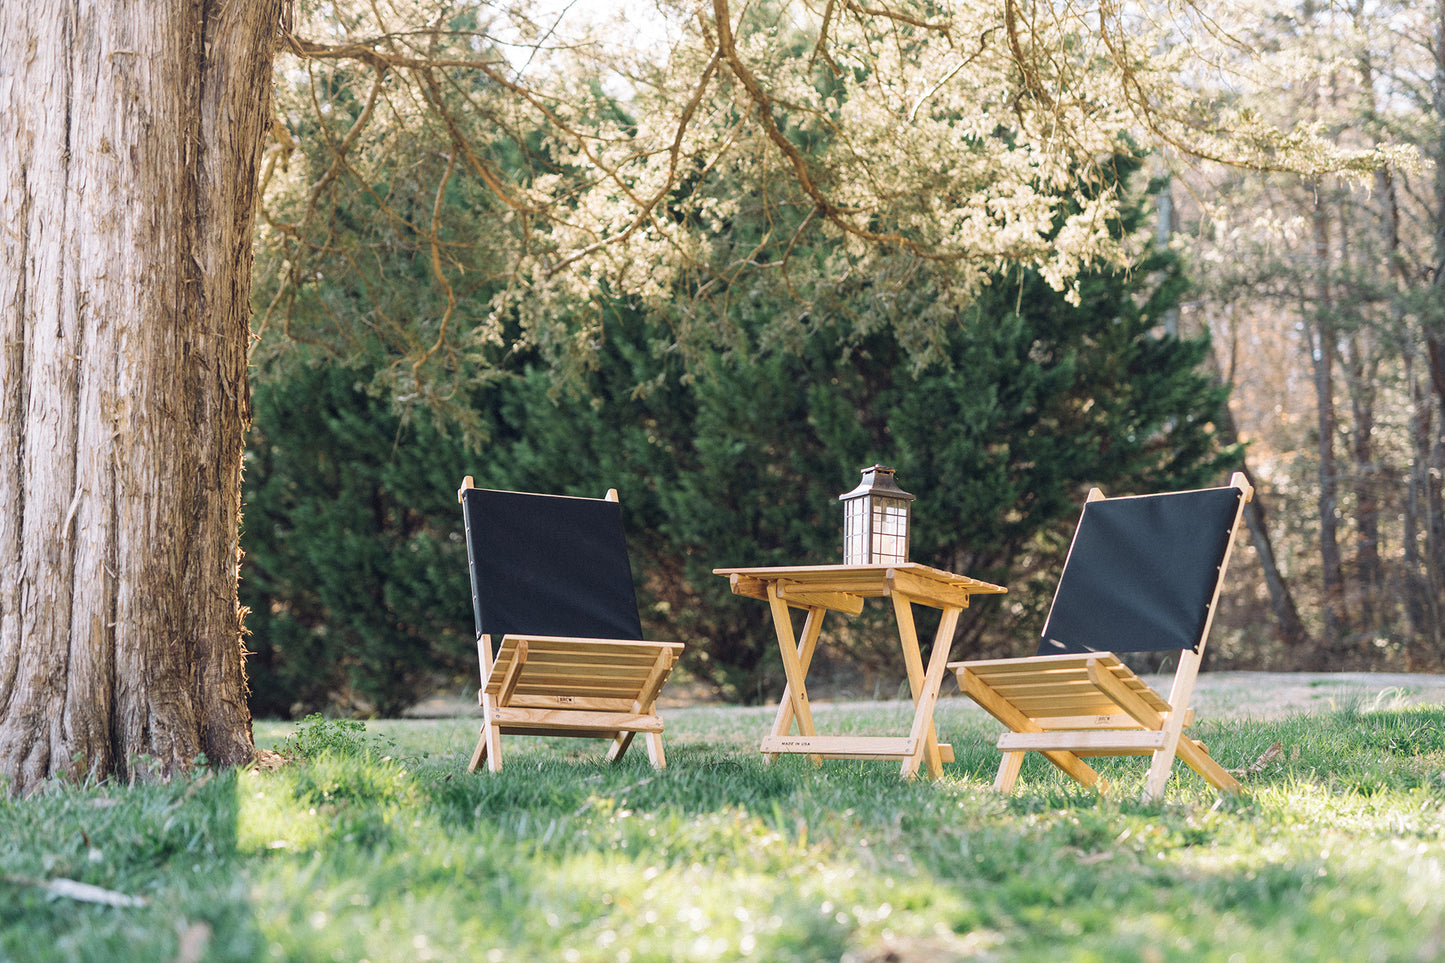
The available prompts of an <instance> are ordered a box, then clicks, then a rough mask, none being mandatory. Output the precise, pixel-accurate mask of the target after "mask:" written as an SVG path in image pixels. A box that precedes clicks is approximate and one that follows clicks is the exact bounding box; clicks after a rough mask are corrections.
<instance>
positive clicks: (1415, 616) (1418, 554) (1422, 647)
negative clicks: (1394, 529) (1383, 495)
mask: <svg viewBox="0 0 1445 963" xmlns="http://www.w3.org/2000/svg"><path fill="white" fill-rule="evenodd" d="M1405 378H1406V384H1407V385H1408V386H1409V389H1410V409H1411V410H1410V441H1411V453H1412V458H1411V460H1410V476H1409V478H1408V479H1406V489H1405V526H1404V556H1405V611H1406V614H1407V615H1408V616H1409V619H1410V628H1411V635H1412V638H1411V641H1410V645H1409V647H1408V650H1407V651H1408V657H1409V661H1410V663H1411V664H1412V666H1413V667H1419V668H1422V669H1430V668H1435V667H1436V666H1438V664H1439V659H1440V648H1441V646H1442V644H1445V626H1442V622H1441V619H1442V612H1441V605H1442V604H1445V590H1442V586H1441V584H1440V579H1439V572H1438V571H1437V570H1436V569H1435V567H1434V566H1433V565H1432V563H1431V560H1430V556H1429V552H1428V551H1425V552H1422V551H1421V545H1422V543H1425V542H1427V538H1426V535H1427V533H1428V531H1429V526H1430V516H1429V509H1428V506H1429V504H1430V485H1431V479H1430V460H1431V458H1432V456H1433V451H1432V449H1433V447H1434V446H1433V445H1432V438H1431V435H1432V427H1433V422H1434V418H1433V417H1432V414H1433V408H1434V405H1435V401H1434V395H1433V394H1432V393H1431V391H1430V388H1429V386H1428V385H1426V384H1422V383H1421V380H1420V377H1419V375H1418V373H1417V372H1416V370H1415V364H1414V359H1413V357H1411V356H1410V355H1406V356H1405Z"/></svg>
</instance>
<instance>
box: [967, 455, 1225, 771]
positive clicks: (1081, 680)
mask: <svg viewBox="0 0 1445 963" xmlns="http://www.w3.org/2000/svg"><path fill="white" fill-rule="evenodd" d="M1253 494H1254V492H1253V489H1252V488H1251V487H1250V485H1249V482H1248V481H1246V480H1245V478H1244V475H1243V474H1240V473H1236V474H1235V475H1234V477H1233V478H1231V479H1230V484H1229V486H1228V487H1225V488H1210V489H1201V490H1198V491H1188V492H1173V493H1168V494H1161V495H1143V496H1134V497H1121V498H1104V496H1103V494H1102V493H1101V492H1100V491H1099V490H1098V489H1094V490H1093V491H1092V492H1090V493H1089V498H1088V501H1087V502H1085V504H1084V511H1083V515H1082V517H1081V518H1080V519H1079V526H1078V528H1077V529H1076V530H1075V532H1074V541H1073V544H1072V545H1071V546H1070V548H1069V555H1068V558H1067V560H1066V561H1065V563H1064V571H1063V574H1062V575H1061V576H1060V577H1059V585H1058V588H1057V590H1056V592H1055V595H1054V603H1053V606H1052V608H1051V609H1050V610H1049V617H1048V620H1047V622H1046V623H1045V625H1044V631H1043V640H1042V642H1041V644H1040V646H1039V652H1038V655H1036V656H1034V657H1033V658H1023V659H995V660H988V661H973V662H954V663H950V664H949V666H948V668H949V669H951V670H953V672H954V673H955V674H956V675H957V677H958V682H959V686H960V687H961V688H962V689H963V691H964V693H965V694H967V695H968V696H969V697H971V698H972V699H973V700H974V701H975V702H977V703H978V704H979V705H981V706H983V708H984V709H986V710H988V712H989V713H990V714H992V715H993V717H994V718H996V719H998V720H999V721H1000V722H1002V723H1003V724H1004V725H1006V726H1008V728H1009V730H1010V731H1008V732H1006V733H1004V734H1003V735H1002V736H1000V737H999V741H998V747H999V749H1001V750H1003V753H1004V757H1003V762H1002V764H1001V765H1000V766H999V770H998V778H997V779H996V780H995V782H994V787H995V788H996V789H998V790H999V791H1001V792H1010V791H1012V789H1013V787H1014V784H1015V782H1016V781H1017V779H1018V775H1019V769H1020V767H1021V766H1022V765H1023V759H1024V754H1025V753H1026V752H1029V751H1034V752H1040V753H1042V754H1043V756H1044V758H1046V759H1048V760H1049V761H1050V762H1051V763H1053V764H1054V765H1056V766H1058V767H1059V768H1060V769H1062V770H1063V771H1064V772H1066V773H1068V774H1069V775H1070V776H1072V777H1073V778H1074V779H1077V780H1078V781H1079V782H1081V783H1083V784H1084V785H1086V786H1095V785H1097V786H1098V787H1099V788H1100V790H1103V789H1105V788H1107V787H1106V786H1105V785H1104V784H1103V783H1102V782H1101V781H1100V779H1099V776H1098V774H1097V773H1096V772H1095V771H1094V770H1093V769H1092V768H1091V767H1090V766H1089V765H1088V764H1087V763H1085V762H1084V757H1088V756H1123V755H1150V756H1152V757H1153V762H1152V763H1151V765H1150V768H1149V775H1148V778H1147V780H1146V781H1145V786H1144V798H1145V799H1146V800H1150V799H1157V798H1159V797H1160V796H1161V795H1162V794H1163V792H1164V785H1165V783H1166V782H1167V781H1168V779H1169V775H1170V773H1171V771H1172V770H1173V767H1174V758H1175V756H1176V755H1177V756H1178V757H1179V758H1181V759H1183V760H1184V762H1185V763H1187V764H1188V765H1189V766H1190V768H1192V769H1194V771H1195V772H1197V773H1199V774H1200V775H1201V776H1203V777H1204V778H1205V779H1207V780H1208V781H1209V782H1210V783H1211V784H1212V785H1214V786H1215V787H1217V788H1218V789H1220V790H1223V791H1230V792H1232V791H1234V790H1237V789H1238V788H1239V782H1238V780H1236V779H1235V778H1234V777H1233V776H1231V775H1230V774H1229V773H1228V772H1227V771H1225V769H1224V768H1223V767H1222V766H1221V765H1219V763H1218V762H1216V761H1215V760H1214V759H1213V758H1212V757H1211V756H1210V755H1209V752H1208V750H1207V749H1206V748H1205V746H1204V745H1203V743H1200V742H1197V741H1195V740H1193V739H1190V738H1189V737H1188V736H1186V735H1184V734H1183V730H1184V729H1185V727H1186V726H1187V725H1188V724H1189V723H1190V722H1192V715H1193V713H1192V710H1190V708H1189V702H1190V699H1191V697H1192V696H1193V692H1194V680H1195V677H1196V676H1197V675H1198V672H1199V664H1200V660H1201V659H1202V658H1203V655H1204V642H1205V639H1206V638H1207V637H1208V635H1209V626H1210V623H1211V622H1212V620H1213V618H1214V609H1215V604H1216V603H1217V601H1218V599H1219V590H1220V586H1221V585H1222V584H1223V582H1224V572H1225V568H1226V566H1227V565H1228V563H1229V555H1230V550H1231V547H1232V546H1233V543H1234V533H1235V531H1236V530H1237V529H1238V527H1239V520H1240V517H1241V515H1242V513H1243V510H1244V504H1245V502H1247V501H1249V499H1250V498H1251V497H1253ZM1170 650H1178V652H1179V666H1178V669H1177V671H1176V672H1175V674H1174V685H1173V687H1172V688H1171V689H1170V690H1169V697H1168V698H1167V699H1166V698H1164V697H1163V696H1161V695H1159V694H1158V693H1156V692H1155V691H1154V690H1153V689H1151V688H1150V687H1149V686H1148V685H1147V684H1146V683H1145V682H1144V681H1143V680H1141V679H1140V678H1139V677H1138V676H1136V675H1135V674H1134V673H1133V672H1132V671H1131V670H1130V669H1129V667H1128V666H1126V665H1125V664H1124V663H1123V662H1122V661H1121V660H1120V659H1119V658H1118V656H1117V655H1116V654H1115V653H1119V652H1146V651H1170Z"/></svg>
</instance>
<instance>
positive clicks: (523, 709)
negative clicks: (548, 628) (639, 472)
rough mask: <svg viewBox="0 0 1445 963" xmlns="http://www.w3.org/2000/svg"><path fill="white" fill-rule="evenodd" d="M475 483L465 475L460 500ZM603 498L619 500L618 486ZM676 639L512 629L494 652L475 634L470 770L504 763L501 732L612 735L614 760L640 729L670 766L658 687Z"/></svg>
mask: <svg viewBox="0 0 1445 963" xmlns="http://www.w3.org/2000/svg"><path fill="white" fill-rule="evenodd" d="M473 487H475V485H474V483H473V481H472V476H470V475H468V476H467V477H466V478H465V479H463V481H462V486H461V488H460V489H459V490H458V491H457V500H458V501H459V502H460V501H463V499H464V492H465V491H466V490H467V489H469V488H473ZM607 501H611V502H615V501H617V491H616V489H610V490H609V491H608V492H607ZM682 649H683V645H682V643H680V642H646V641H640V640H636V639H596V638H582V637H558V636H543V635H526V634H521V633H511V634H508V635H506V636H504V637H503V638H502V640H501V645H500V647H498V648H497V649H496V653H495V655H494V654H493V638H492V636H491V635H490V634H488V633H481V634H479V635H478V636H477V656H478V661H479V662H480V664H481V682H482V685H481V688H480V689H479V690H478V692H477V698H478V701H479V703H480V704H481V708H482V716H483V718H482V726H481V735H480V738H479V739H478V740H477V746H476V749H475V750H474V751H473V752H472V758H471V762H470V763H469V764H468V766H467V771H468V772H476V771H477V770H478V769H480V768H481V766H482V763H483V762H485V763H486V765H487V768H488V770H489V771H491V772H500V771H501V769H502V738H501V737H502V736H503V735H507V734H512V735H533V736H571V737H579V738H598V739H609V740H611V742H612V745H611V746H610V747H609V748H608V751H607V759H608V760H609V761H613V762H615V761H617V760H618V759H621V758H622V756H623V754H624V753H626V752H627V749H628V747H629V746H630V745H631V744H632V741H633V738H634V736H636V734H637V733H639V732H640V733H643V734H644V735H645V736H646V741H647V754H648V758H649V759H650V760H651V762H652V765H653V766H654V767H656V768H658V769H662V768H665V767H666V766H667V757H666V754H665V753H664V750H663V743H662V734H663V722H662V717H661V716H660V715H659V714H658V713H657V708H656V702H657V696H658V693H659V692H661V690H662V687H663V685H664V683H666V682H667V679H668V676H669V675H670V674H671V672H672V669H673V666H674V665H676V663H677V659H678V657H679V656H680V655H681V653H682Z"/></svg>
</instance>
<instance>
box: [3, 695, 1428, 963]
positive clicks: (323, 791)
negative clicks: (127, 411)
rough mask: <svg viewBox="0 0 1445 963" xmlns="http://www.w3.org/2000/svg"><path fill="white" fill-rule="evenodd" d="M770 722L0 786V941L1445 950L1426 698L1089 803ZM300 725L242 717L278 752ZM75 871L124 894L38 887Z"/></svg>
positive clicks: (385, 727) (509, 953) (1354, 715)
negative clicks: (606, 750) (800, 743)
mask: <svg viewBox="0 0 1445 963" xmlns="http://www.w3.org/2000/svg"><path fill="white" fill-rule="evenodd" d="M816 711H817V718H818V724H819V728H820V729H824V728H825V727H826V728H827V729H828V731H834V732H837V731H847V730H856V731H869V730H870V729H871V730H874V731H877V729H878V727H880V726H886V727H889V728H892V729H898V728H902V727H904V726H905V725H906V722H907V719H908V717H909V714H910V710H909V707H908V706H906V705H905V704H895V705H891V706H888V705H885V706H881V707H879V706H872V707H853V708H834V707H827V706H819V707H816ZM770 718H771V712H767V711H763V710H751V709H728V708H703V707H699V708H690V709H681V710H673V711H672V712H671V713H669V714H668V725H669V743H668V757H669V768H668V769H667V770H666V771H664V772H654V771H653V770H652V769H650V768H649V767H648V766H647V755H646V752H645V751H643V748H642V747H641V746H637V747H635V748H634V750H633V752H631V753H630V754H629V756H628V758H627V760H625V761H624V762H623V763H622V764H620V765H617V766H608V765H606V764H603V763H600V762H598V761H597V760H598V758H599V750H600V749H601V747H602V746H603V744H602V743H600V742H594V741H591V740H582V741H569V740H527V739H516V738H510V737H509V739H508V741H507V742H506V743H505V746H506V751H507V755H506V756H505V761H506V769H505V771H504V772H503V773H502V774H501V775H499V776H489V775H485V774H481V775H476V776H469V775H466V774H465V772H464V771H463V770H464V768H465V764H466V760H467V757H468V755H469V753H470V751H471V748H472V745H473V742H474V739H475V725H474V723H472V722H470V721H466V720H457V721H435V722H433V721H395V722H377V723H369V724H367V726H366V727H365V729H364V730H358V729H355V728H352V727H350V726H347V725H338V724H335V723H324V724H321V725H311V726H308V727H302V728H301V730H300V732H301V736H300V738H299V739H294V738H293V739H292V740H291V746H292V747H293V748H294V749H295V750H299V751H300V753H302V754H303V757H302V758H301V759H299V761H297V762H295V763H293V764H290V765H287V766H285V767H283V768H281V769H279V770H277V771H273V772H234V771H222V772H215V773H212V772H203V773H201V774H200V775H198V776H197V777H195V778H192V779H189V780H185V781H179V782H176V783H174V784H171V785H164V786H136V787H121V786H98V787H85V788H65V789H53V790H51V791H49V792H46V793H44V794H42V795H40V796H39V797H37V798H32V799H28V800H23V801H16V800H3V801H0V959H4V960H16V961H26V960H97V961H110V960H117V961H125V960H136V961H145V963H166V961H172V960H305V961H312V960H317V961H319V960H371V961H381V960H429V959H435V960H507V961H543V960H563V961H570V960H579V961H634V963H641V961H675V960H741V959H751V960H760V961H788V960H798V961H803V960H849V961H860V963H861V961H878V963H882V961H887V960H893V961H904V963H909V961H925V960H926V961H946V960H955V959H961V960H967V959H991V960H1040V961H1044V960H1048V961H1056V960H1099V961H1128V960H1140V961H1156V960H1160V961H1162V960H1190V961H1198V960H1219V961H1233V960H1243V961H1252V960H1259V961H1277V960H1294V961H1301V960H1342V961H1360V960H1436V959H1439V958H1441V957H1442V956H1445V708H1440V707H1415V708H1384V709H1366V708H1363V707H1357V708H1353V709H1346V710H1343V711H1337V712H1333V713H1329V714H1314V715H1301V716H1292V717H1289V718H1286V719H1283V720H1278V721H1245V720H1227V721H1220V722H1213V723H1211V722H1207V721H1206V722H1204V723H1201V724H1200V725H1199V726H1197V727H1196V731H1195V735H1196V736H1197V737H1199V738H1202V739H1204V740H1205V741H1206V742H1207V743H1208V744H1209V745H1210V747H1211V750H1212V751H1213V752H1214V754H1215V755H1216V756H1217V757H1218V758H1220V759H1221V761H1222V762H1223V763H1224V764H1225V765H1226V766H1229V767H1243V766H1246V765H1248V764H1249V763H1251V762H1253V761H1254V760H1255V759H1257V758H1258V757H1259V756H1260V754H1261V753H1262V752H1264V750H1265V749H1266V748H1267V747H1268V746H1269V745H1270V744H1271V743H1274V742H1279V743H1280V744H1281V746H1282V749H1283V751H1282V752H1281V753H1280V755H1279V756H1278V757H1277V758H1276V759H1275V760H1274V761H1273V762H1272V763H1270V764H1269V765H1268V766H1267V767H1265V768H1264V770H1263V771H1262V772H1260V773H1257V774H1254V775H1250V776H1248V777H1246V786H1247V789H1248V793H1247V794H1246V795H1244V796H1241V797H1236V798H1230V799H1223V800H1221V799H1220V798H1219V796H1218V795H1217V794H1216V793H1214V792H1213V791H1211V790H1210V789H1209V788H1208V786H1207V785H1206V784H1205V783H1204V782H1203V781H1202V780H1200V779H1199V778H1198V777H1196V776H1195V775H1194V774H1193V773H1192V772H1189V771H1188V770H1187V769H1184V768H1183V767H1182V765H1180V766H1177V767H1176V773H1175V776H1174V778H1173V780H1171V783H1170V788H1169V792H1168V796H1167V799H1166V801H1165V802H1164V803H1163V804H1162V805H1157V806H1145V805H1142V804H1140V803H1138V802H1137V799H1136V796H1137V792H1138V789H1139V787H1140V785H1141V784H1142V779H1143V770H1144V762H1143V761H1142V760H1107V761H1101V762H1100V765H1099V768H1101V769H1102V770H1103V771H1104V772H1105V775H1106V776H1107V777H1108V778H1110V779H1111V780H1112V781H1113V782H1114V783H1115V790H1114V791H1112V792H1111V793H1110V795H1109V796H1108V797H1104V798H1101V797H1099V796H1097V795H1095V794H1094V793H1092V792H1088V791H1084V790H1081V789H1077V788H1074V787H1073V786H1072V785H1071V784H1066V783H1065V782H1064V781H1063V780H1062V778H1061V777H1057V776H1056V775H1055V774H1054V773H1053V772H1052V771H1051V770H1050V768H1049V767H1048V766H1047V764H1046V763H1042V762H1041V761H1037V760H1034V759H1031V760H1030V762H1029V763H1028V764H1027V765H1026V766H1025V769H1024V776H1023V780H1022V782H1021V787H1022V788H1021V791H1020V792H1018V793H1017V794H1015V795H1014V796H1012V797H1010V798H1007V799H1005V798H1002V797H999V796H998V795H996V794H995V793H993V792H992V790H991V789H990V788H989V784H990V783H991V781H992V776H993V770H994V767H995V766H996V764H997V758H998V756H997V752H996V750H994V749H992V748H991V745H992V740H993V737H994V735H995V732H996V729H995V726H993V725H992V724H991V723H989V722H987V721H986V720H985V719H984V718H983V717H982V716H981V715H980V714H979V713H977V712H976V711H973V710H970V709H968V708H966V707H965V706H964V704H963V703H962V701H961V700H946V701H945V702H943V703H941V705H940V708H939V712H938V716H937V722H938V728H939V731H940V733H941V734H942V735H943V737H944V738H945V739H947V740H949V741H951V742H952V743H953V744H954V746H955V751H956V752H957V754H958V761H957V762H956V763H954V764H952V765H948V766H946V767H945V776H944V778H943V779H942V780H940V781H936V782H931V781H929V780H927V779H920V780H918V781H917V782H913V783H904V782H900V781H899V779H898V776H897V773H896V767H895V766H893V765H889V764H881V763H867V762H826V763H824V764H823V765H822V766H821V767H820V768H814V767H813V766H812V765H810V764H809V763H808V761H807V760H806V759H802V758H786V759H783V760H781V761H779V762H778V763H777V764H775V765H772V766H766V765H764V764H763V763H762V761H761V760H760V758H759V757H758V754H757V752H756V742H757V739H758V738H759V737H760V735H761V734H762V732H763V730H764V729H765V728H766V726H767V724H768V722H769V720H770ZM295 732H297V727H296V726H294V725H283V724H275V723H265V724H260V725H258V726H257V740H258V743H259V744H261V745H263V746H278V745H282V744H283V743H285V741H286V740H287V737H288V736H290V735H291V734H293V733H295ZM56 879H70V880H77V881H80V882H84V883H89V884H93V885H94V886H97V887H102V888H103V889H104V890H105V891H109V892H112V893H117V894H124V895H126V896H130V897H139V898H140V899H143V900H144V905H129V906H109V905H103V904H100V903H94V902H89V901H87V900H84V899H81V900H77V899H74V898H71V897H69V896H64V895H56V894H55V893H54V892H52V890H51V889H50V888H49V886H48V884H49V883H50V882H51V881H53V880H56Z"/></svg>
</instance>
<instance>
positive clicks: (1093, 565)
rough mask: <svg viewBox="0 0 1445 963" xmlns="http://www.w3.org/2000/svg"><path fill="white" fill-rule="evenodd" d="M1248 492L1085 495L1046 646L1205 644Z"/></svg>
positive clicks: (1157, 648)
mask: <svg viewBox="0 0 1445 963" xmlns="http://www.w3.org/2000/svg"><path fill="white" fill-rule="evenodd" d="M1243 497H1244V492H1243V491H1241V490H1240V489H1238V488H1232V487H1231V488H1211V489H1204V490H1202V491H1187V492H1170V493H1167V494H1162V495H1140V496H1136V497H1125V498H1109V499H1100V500H1095V501H1091V502H1086V503H1085V504H1084V511H1083V515H1082V516H1081V518H1080V519H1079V526H1078V528H1077V529H1076V530H1075V532H1074V542H1073V545H1072V547H1071V548H1070V549H1069V556H1068V559H1067V561H1065V563H1064V571H1063V574H1062V575H1061V576H1060V577H1059V585H1058V589H1057V591H1056V592H1055V594H1054V604H1053V607H1052V608H1051V609H1050V610H1049V618H1048V621H1047V622H1046V623H1045V625H1044V631H1043V639H1042V641H1041V642H1040V644H1039V651H1038V654H1039V655H1057V654H1061V653H1067V652H1074V653H1078V652H1161V651H1165V650H1170V649H1176V650H1177V649H1188V650H1190V651H1191V652H1197V651H1199V645H1200V643H1201V641H1202V640H1203V638H1204V633H1205V628H1206V626H1207V625H1208V623H1209V615H1210V612H1211V610H1212V608H1213V606H1214V602H1215V598H1216V595H1217V593H1218V589H1219V583H1220V568H1221V566H1222V564H1223V560H1224V558H1225V553H1226V552H1227V551H1228V548H1229V541H1230V538H1231V537H1232V536H1233V533H1234V524H1235V519H1236V517H1237V516H1238V514H1239V503H1240V500H1241V499H1242V498H1243Z"/></svg>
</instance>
